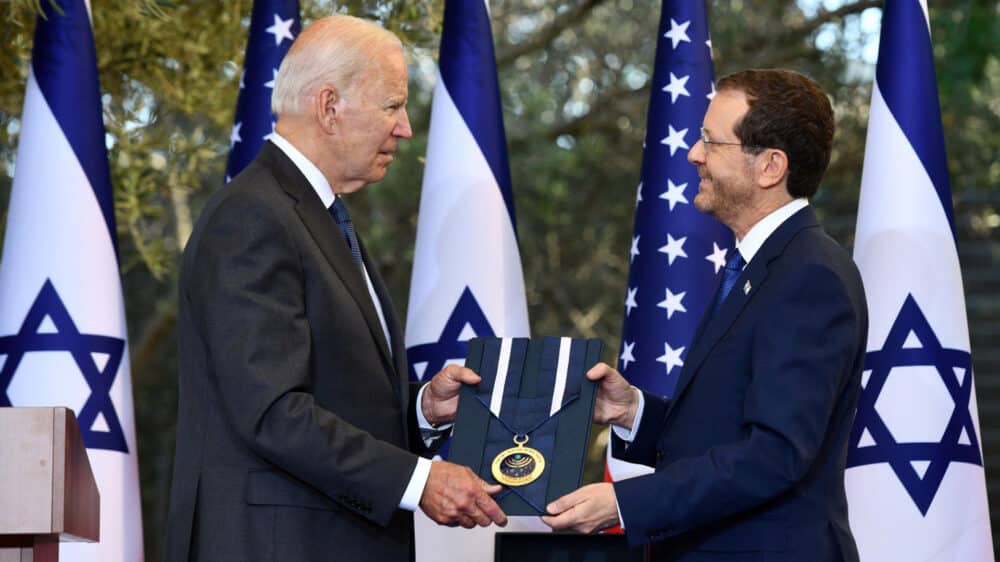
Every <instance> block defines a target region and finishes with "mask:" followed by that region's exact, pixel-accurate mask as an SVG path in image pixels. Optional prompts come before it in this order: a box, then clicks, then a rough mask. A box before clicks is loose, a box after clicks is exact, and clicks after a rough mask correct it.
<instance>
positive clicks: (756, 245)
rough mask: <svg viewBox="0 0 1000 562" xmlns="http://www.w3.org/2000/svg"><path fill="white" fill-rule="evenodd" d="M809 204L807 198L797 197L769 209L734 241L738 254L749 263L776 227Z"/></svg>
mask: <svg viewBox="0 0 1000 562" xmlns="http://www.w3.org/2000/svg"><path fill="white" fill-rule="evenodd" d="M808 205H809V200H808V199H806V198H804V197H800V198H798V199H792V200H791V201H789V202H788V203H785V204H784V205H782V206H781V207H778V208H777V209H775V210H774V211H771V213H770V214H769V215H767V216H766V217H764V218H762V219H760V220H759V221H758V222H757V224H755V225H753V228H751V229H750V231H749V232H747V235H746V236H744V237H743V240H740V241H739V242H737V243H736V249H737V250H739V251H740V255H742V256H743V259H744V260H745V261H746V262H747V263H750V260H752V259H753V257H754V256H755V255H756V254H757V251H758V250H760V247H761V246H763V245H764V242H765V241H767V239H768V238H769V237H770V236H771V234H773V233H774V231H775V230H778V227H779V226H781V225H782V223H784V222H785V221H786V220H788V219H789V218H791V216H792V215H794V214H795V213H797V212H799V211H800V210H802V209H803V208H805V207H807V206H808Z"/></svg>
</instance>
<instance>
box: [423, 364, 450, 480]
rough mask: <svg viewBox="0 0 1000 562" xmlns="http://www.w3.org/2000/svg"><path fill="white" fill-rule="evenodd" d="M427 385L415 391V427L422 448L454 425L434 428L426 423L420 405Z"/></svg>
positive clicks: (447, 424) (428, 445) (429, 423)
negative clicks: (421, 442) (422, 443)
mask: <svg viewBox="0 0 1000 562" xmlns="http://www.w3.org/2000/svg"><path fill="white" fill-rule="evenodd" d="M427 384H430V383H427ZM427 384H425V385H423V386H421V387H420V390H419V391H417V427H418V428H419V429H420V437H421V438H423V440H424V446H425V447H430V446H431V443H433V442H434V440H435V439H437V438H438V437H439V436H440V434H441V433H443V432H445V431H448V430H449V429H451V426H453V425H455V424H453V423H443V424H441V425H439V426H437V427H434V426H433V425H431V422H429V421H427V418H425V417H424V409H423V408H422V407H421V405H422V404H423V403H424V390H426V389H427ZM428 470H429V469H428Z"/></svg>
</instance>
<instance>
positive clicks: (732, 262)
mask: <svg viewBox="0 0 1000 562" xmlns="http://www.w3.org/2000/svg"><path fill="white" fill-rule="evenodd" d="M746 264H747V262H746V261H744V260H743V255H742V254H740V251H739V250H737V249H736V248H733V249H732V251H731V252H730V253H729V257H728V259H726V265H725V267H723V268H722V281H721V282H720V284H719V292H718V293H717V294H716V296H715V302H714V303H713V305H712V308H711V309H710V310H711V313H712V315H715V313H717V312H718V311H719V309H720V308H722V302H723V301H725V300H726V297H727V296H729V292H730V291H732V290H733V285H735V284H736V279H737V278H738V277H739V276H740V273H743V267H744V266H745V265H746Z"/></svg>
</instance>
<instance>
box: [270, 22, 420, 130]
mask: <svg viewBox="0 0 1000 562" xmlns="http://www.w3.org/2000/svg"><path fill="white" fill-rule="evenodd" d="M391 47H397V48H399V49H402V43H400V41H399V38H398V37H396V36H395V35H393V34H392V32H390V31H387V30H385V29H383V28H381V27H379V26H378V25H377V24H375V23H373V22H370V21H368V20H363V19H360V18H356V17H352V16H346V15H340V14H338V15H334V16H329V17H325V18H323V19H320V20H317V21H316V22H314V23H313V24H312V25H310V26H309V27H307V28H306V29H305V30H303V31H302V33H300V34H299V37H298V38H297V39H296V40H295V43H293V44H292V48H291V49H289V50H288V54H286V55H285V59H284V60H283V61H282V62H281V67H280V68H279V69H278V76H277V77H276V78H275V80H274V91H273V92H271V112H272V113H274V114H276V115H279V116H280V115H283V114H296V113H301V112H302V102H303V101H304V100H305V99H306V98H307V97H308V96H310V95H313V94H315V93H316V91H317V90H319V88H320V87H321V86H324V85H327V84H331V85H333V86H335V87H336V88H337V89H338V91H340V92H343V91H345V90H347V89H349V88H350V87H351V85H352V84H353V82H354V80H355V78H357V76H358V74H359V73H360V72H361V71H362V70H363V69H365V68H366V67H369V66H370V65H371V63H372V61H373V60H374V58H375V55H376V54H378V53H379V52H381V51H382V50H384V49H386V48H391Z"/></svg>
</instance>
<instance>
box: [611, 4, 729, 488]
mask: <svg viewBox="0 0 1000 562" xmlns="http://www.w3.org/2000/svg"><path fill="white" fill-rule="evenodd" d="M713 80H714V72H713V69H712V47H711V41H710V40H709V35H708V19H707V17H706V14H705V3H704V2H690V1H671V0H666V1H664V2H663V8H662V12H661V14H660V27H659V32H658V43H657V47H656V60H655V63H654V69H653V82H652V87H651V92H650V100H649V110H648V117H647V126H646V127H647V129H646V141H645V144H644V150H643V158H642V177H641V178H640V182H639V187H638V189H637V194H636V208H635V224H634V232H633V237H632V246H631V250H630V253H631V264H630V266H629V276H628V287H627V289H626V293H625V320H624V323H623V325H622V342H621V352H620V355H619V357H618V368H619V370H620V371H621V372H622V374H623V375H625V377H626V378H628V379H629V381H630V382H631V383H632V384H634V385H635V386H637V387H639V388H641V389H643V390H646V391H649V392H652V393H655V394H659V395H661V396H670V395H671V394H672V393H673V391H674V386H675V385H676V384H677V378H678V376H679V375H680V372H681V369H682V368H683V366H684V357H685V354H686V352H687V350H688V349H689V348H690V346H691V340H692V339H693V338H694V333H695V330H697V328H698V323H699V321H700V320H701V316H702V314H703V313H704V311H705V309H706V308H707V307H708V305H709V302H710V301H711V299H712V296H713V294H714V292H715V289H716V287H717V286H718V284H719V271H720V269H721V268H722V266H723V265H724V264H725V262H726V252H727V251H728V250H730V249H732V248H733V246H734V244H733V234H732V232H731V231H730V230H729V229H728V228H727V227H726V226H724V225H723V224H721V223H719V222H718V221H716V220H715V219H713V218H712V217H710V216H708V215H705V214H703V213H701V212H699V211H698V210H697V209H695V208H694V205H693V204H692V202H693V201H694V198H695V195H697V193H698V183H699V182H700V178H699V177H698V170H697V168H696V167H695V166H694V165H693V164H691V163H690V162H688V161H687V153H688V150H689V149H690V148H691V147H692V146H694V144H695V143H696V142H698V138H699V134H700V132H699V131H700V128H701V124H702V118H703V117H704V115H705V112H706V111H707V110H708V104H709V102H710V101H711V99H712V97H713V96H714V95H715V85H714V82H713ZM608 470H609V472H610V473H611V476H612V477H613V478H614V479H620V478H624V477H628V476H634V475H637V474H642V473H646V472H649V471H650V469H649V468H648V467H641V466H639V465H632V464H628V463H624V462H622V461H619V460H617V459H614V458H612V457H610V455H609V458H608Z"/></svg>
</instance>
